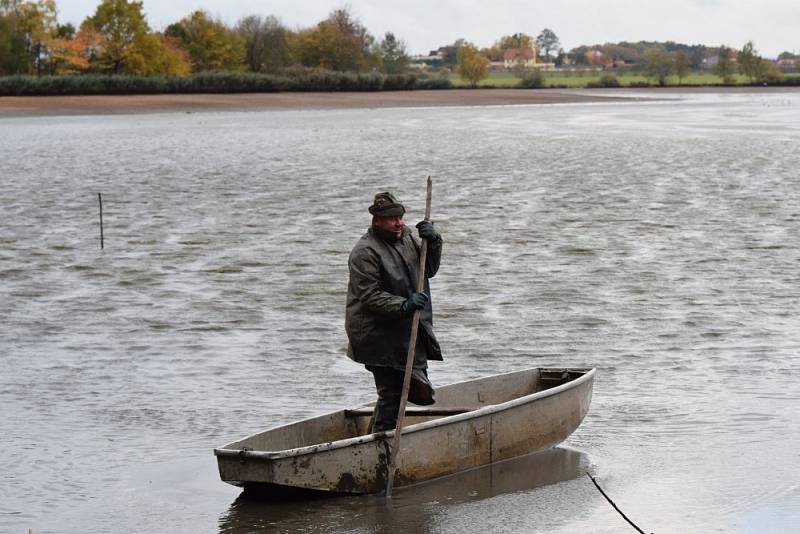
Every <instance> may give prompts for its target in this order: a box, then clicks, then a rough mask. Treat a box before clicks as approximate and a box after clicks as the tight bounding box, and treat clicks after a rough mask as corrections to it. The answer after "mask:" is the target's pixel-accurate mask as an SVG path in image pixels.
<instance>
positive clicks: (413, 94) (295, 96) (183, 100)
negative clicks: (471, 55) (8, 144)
mask: <svg viewBox="0 0 800 534" xmlns="http://www.w3.org/2000/svg"><path fill="white" fill-rule="evenodd" d="M607 100H621V99H620V98H618V97H617V98H614V97H608V96H600V95H597V96H594V95H586V94H578V93H575V92H570V91H564V90H537V91H528V90H519V89H481V90H469V89H450V90H440V91H383V92H358V93H245V94H198V95H184V94H180V95H174V94H168V95H95V96H9V97H0V117H37V116H57V115H116V114H140V113H182V112H186V113H189V112H200V111H258V110H277V109H348V108H367V109H368V108H388V107H439V106H496V105H520V104H556V103H572V102H599V101H607Z"/></svg>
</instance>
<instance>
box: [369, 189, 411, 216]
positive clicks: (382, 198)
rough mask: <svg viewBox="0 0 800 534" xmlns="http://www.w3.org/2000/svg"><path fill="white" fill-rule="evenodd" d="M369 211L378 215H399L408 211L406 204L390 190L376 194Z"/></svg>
mask: <svg viewBox="0 0 800 534" xmlns="http://www.w3.org/2000/svg"><path fill="white" fill-rule="evenodd" d="M369 212H370V213H371V214H372V215H375V216H376V217H398V216H400V215H403V214H404V213H405V212H406V208H405V206H403V204H402V203H400V201H399V200H397V199H396V198H395V197H394V195H393V194H391V193H390V192H388V191H384V192H383V193H378V194H377V195H375V200H373V201H372V206H370V207H369Z"/></svg>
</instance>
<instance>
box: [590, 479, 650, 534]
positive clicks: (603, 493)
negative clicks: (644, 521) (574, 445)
mask: <svg viewBox="0 0 800 534" xmlns="http://www.w3.org/2000/svg"><path fill="white" fill-rule="evenodd" d="M586 476H587V477H589V478H591V479H592V482H594V485H595V486H596V487H597V489H598V490H599V491H600V493H601V494H602V495H603V497H605V498H606V500H607V501H608V502H609V503H611V506H613V507H614V510H616V511H617V512H619V515H621V516H622V518H623V519H624V520H625V521H627V522H628V523H630V525H631V526H632V527H633V528H635V529H636V530H637V531H639V533H640V534H646V533H645V531H644V530H642V529H640V528H639V527H637V526H636V523H634V522H633V521H631V520H630V519H628V516H626V515H625V514H624V513H623V512H622V510H620V509H619V507H618V506H617V505H616V504H614V501H612V500H611V497H609V496H608V495H606V492H605V491H603V488H601V487H600V484H598V483H597V480H595V479H594V477H593V476H592V475H591V474H589V473H586ZM650 534H652V532H651V533H650Z"/></svg>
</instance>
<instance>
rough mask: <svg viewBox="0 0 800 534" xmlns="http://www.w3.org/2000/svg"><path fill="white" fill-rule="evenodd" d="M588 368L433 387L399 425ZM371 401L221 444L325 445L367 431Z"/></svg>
mask: <svg viewBox="0 0 800 534" xmlns="http://www.w3.org/2000/svg"><path fill="white" fill-rule="evenodd" d="M588 371H589V370H588V369H555V368H546V369H526V370H524V371H517V372H512V373H506V374H501V375H494V376H489V377H485V378H478V379H475V380H468V381H465V382H458V383H456V384H450V385H446V386H441V387H439V388H437V389H436V403H435V404H432V405H430V406H414V405H412V404H409V405H408V406H407V408H406V415H405V424H404V428H405V427H407V426H410V425H414V424H418V423H421V422H424V421H430V420H434V419H441V418H444V417H449V416H452V415H457V414H461V413H465V412H470V411H473V410H477V409H479V408H483V407H486V406H491V405H495V404H501V403H504V402H508V401H512V400H514V399H517V398H520V397H524V396H527V395H531V394H534V393H538V392H540V391H544V390H547V389H550V388H553V387H556V386H560V385H561V384H565V383H567V382H570V381H572V380H575V379H576V378H578V377H580V376H583V375H584V374H586V373H587V372H588ZM373 405H374V403H369V404H364V405H362V406H358V407H356V408H354V409H349V410H339V411H336V412H331V413H327V414H324V415H320V416H317V417H312V418H310V419H304V420H302V421H298V422H296V423H291V424H288V425H284V426H280V427H275V428H272V429H269V430H265V431H263V432H260V433H258V434H254V435H252V436H249V437H247V438H244V439H242V440H240V441H236V442H234V443H230V444H228V445H225V446H224V447H222V448H223V449H229V450H231V449H232V450H242V449H247V450H254V451H268V452H277V451H285V450H288V449H295V448H299V447H308V446H312V445H317V444H323V443H329V442H332V441H338V440H343V439H349V438H357V437H360V436H366V435H368V434H369V429H370V420H371V418H372V412H373Z"/></svg>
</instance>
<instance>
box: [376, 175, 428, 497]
mask: <svg viewBox="0 0 800 534" xmlns="http://www.w3.org/2000/svg"><path fill="white" fill-rule="evenodd" d="M432 189H433V184H432V182H431V177H430V176H428V192H427V195H426V197H425V220H426V221H429V220H430V219H431V191H432ZM427 256H428V240H427V239H423V240H422V247H421V248H420V252H419V272H418V273H417V292H418V293H419V292H421V291H423V290H424V289H425V262H426V260H427ZM419 312H420V311H419V310H414V316H413V317H412V318H411V340H410V341H409V343H408V353H407V354H406V369H405V375H404V376H403V391H402V392H401V393H400V408H399V409H398V410H397V424H396V426H395V429H394V443H393V444H392V447H391V448H390V449H389V473H388V476H387V477H386V498H387V499H391V498H392V486H393V485H394V472H395V471H396V470H397V455H398V454H400V435H401V434H402V428H403V421H404V420H405V418H406V417H405V416H406V402H407V401H408V390H409V389H411V372H412V370H413V368H414V356H415V354H416V350H417V332H418V330H419Z"/></svg>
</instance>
